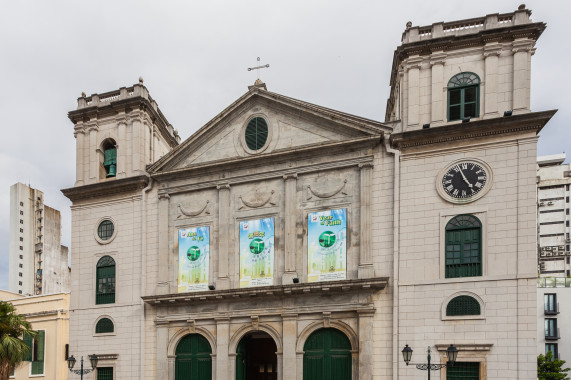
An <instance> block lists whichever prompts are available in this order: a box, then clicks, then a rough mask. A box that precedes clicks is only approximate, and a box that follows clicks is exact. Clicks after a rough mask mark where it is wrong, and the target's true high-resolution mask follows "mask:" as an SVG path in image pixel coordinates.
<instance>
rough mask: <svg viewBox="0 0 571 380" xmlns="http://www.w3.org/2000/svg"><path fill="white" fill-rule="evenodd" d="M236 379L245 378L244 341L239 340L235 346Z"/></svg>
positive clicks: (242, 379)
mask: <svg viewBox="0 0 571 380" xmlns="http://www.w3.org/2000/svg"><path fill="white" fill-rule="evenodd" d="M236 380H246V342H245V341H244V339H242V340H240V343H238V347H237V348H236Z"/></svg>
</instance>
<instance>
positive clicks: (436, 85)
mask: <svg viewBox="0 0 571 380" xmlns="http://www.w3.org/2000/svg"><path fill="white" fill-rule="evenodd" d="M444 62H446V54H445V53H444V52H441V51H439V52H435V53H432V55H431V56H430V66H431V70H432V73H431V74H432V75H431V77H432V82H431V85H430V86H431V94H432V109H431V112H430V122H431V123H434V124H439V123H443V122H444V119H445V118H446V112H445V110H446V99H444V94H445V93H446V89H445V86H446V84H445V83H444Z"/></svg>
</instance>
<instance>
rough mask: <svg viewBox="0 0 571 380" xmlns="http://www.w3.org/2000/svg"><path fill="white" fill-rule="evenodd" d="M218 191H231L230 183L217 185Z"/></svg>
mask: <svg viewBox="0 0 571 380" xmlns="http://www.w3.org/2000/svg"><path fill="white" fill-rule="evenodd" d="M216 189H217V190H230V184H229V183H221V184H219V185H216Z"/></svg>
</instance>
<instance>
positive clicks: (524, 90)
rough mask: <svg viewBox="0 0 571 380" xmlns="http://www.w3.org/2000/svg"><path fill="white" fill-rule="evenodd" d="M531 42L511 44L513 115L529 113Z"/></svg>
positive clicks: (526, 40) (525, 39)
mask: <svg viewBox="0 0 571 380" xmlns="http://www.w3.org/2000/svg"><path fill="white" fill-rule="evenodd" d="M532 48H533V41H532V40H530V39H528V38H522V39H517V40H515V41H514V42H513V49H512V52H513V72H514V74H513V75H514V76H513V113H514V114H520V113H524V112H529V110H530V109H529V103H530V99H529V97H530V67H529V66H530V65H529V63H530V59H531V51H532Z"/></svg>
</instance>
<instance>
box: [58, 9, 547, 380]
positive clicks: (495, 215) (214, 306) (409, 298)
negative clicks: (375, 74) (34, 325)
mask: <svg viewBox="0 0 571 380" xmlns="http://www.w3.org/2000/svg"><path fill="white" fill-rule="evenodd" d="M524 8H525V7H523V8H522V9H519V10H518V11H516V12H514V13H511V14H506V15H489V16H486V17H483V18H480V19H472V20H464V21H458V22H453V23H444V24H434V25H433V26H430V27H412V26H409V27H407V30H406V31H405V34H404V35H403V41H402V42H403V44H402V45H401V46H399V47H398V48H397V50H396V51H395V59H394V63H393V71H392V73H391V98H390V99H389V101H388V104H387V115H386V121H385V122H384V123H383V122H377V121H373V120H368V119H364V118H360V117H357V116H354V115H349V114H345V113H343V112H339V111H335V110H330V109H327V108H323V107H320V106H317V105H314V104H310V103H306V102H302V101H299V100H295V99H292V98H288V97H286V96H283V95H280V94H277V93H273V92H269V91H267V89H266V86H265V84H263V83H260V82H257V83H256V84H255V85H254V86H250V88H249V91H248V92H247V93H245V94H244V95H243V96H242V97H240V98H239V99H237V100H236V101H235V102H234V103H232V104H231V105H229V106H228V108H226V109H225V110H223V111H222V112H221V113H220V114H219V115H217V116H216V117H215V118H214V119H212V120H211V121H210V122H208V123H207V124H206V125H205V126H203V127H202V128H201V129H199V130H198V131H197V132H196V133H195V134H193V135H192V136H191V137H190V138H189V139H188V140H186V141H184V142H183V143H182V144H180V145H179V144H178V143H179V139H178V136H177V135H176V132H175V131H174V130H173V128H172V126H170V125H169V124H168V122H167V121H166V119H165V118H164V116H163V115H162V113H161V112H160V110H159V109H158V107H157V106H156V103H155V102H154V101H153V100H152V98H151V97H150V96H149V94H148V91H147V90H146V88H145V87H144V86H143V84H142V82H141V83H139V84H138V85H135V86H133V87H132V88H123V89H121V90H119V91H115V92H110V93H106V94H102V95H92V96H91V97H85V96H83V97H81V98H80V99H79V100H78V109H77V110H75V111H71V112H70V113H69V118H70V120H71V121H72V122H73V123H74V125H75V132H76V138H77V149H78V155H77V162H78V169H77V179H76V183H75V186H74V187H72V188H69V189H65V190H63V192H64V194H65V195H66V196H67V197H68V198H70V199H71V200H72V202H73V206H72V218H73V230H72V245H73V247H74V251H76V252H78V254H77V255H75V256H74V257H73V259H72V267H73V268H74V271H73V275H72V297H71V320H70V345H71V347H70V352H71V353H72V354H74V355H76V356H78V355H80V354H87V352H85V353H84V352H82V350H85V347H89V350H90V353H91V352H94V353H96V354H97V355H103V359H102V360H100V366H102V367H107V368H109V367H111V368H113V371H114V374H115V378H118V379H175V377H178V376H180V373H179V374H178V375H176V371H181V370H180V369H177V368H178V367H177V362H178V361H177V360H179V359H180V358H179V359H177V346H178V345H179V343H180V342H181V339H184V338H185V336H188V335H189V334H198V335H200V336H201V337H203V338H204V339H205V340H206V341H207V342H208V344H209V345H210V347H211V361H212V366H211V368H212V378H213V379H234V378H236V377H237V376H238V375H237V373H236V371H237V367H238V366H237V362H238V364H239V363H240V362H239V361H240V360H241V359H240V352H239V346H240V342H242V341H243V338H244V337H247V336H252V333H255V334H257V335H258V336H259V335H264V336H268V337H270V338H271V339H272V340H273V342H274V343H275V346H276V363H277V364H276V365H277V367H275V371H273V370H272V371H273V372H272V373H275V375H274V378H276V379H280V380H281V379H292V378H295V379H299V380H301V379H303V378H304V371H306V370H307V368H306V365H307V364H306V355H305V353H304V350H305V348H304V347H305V344H306V342H307V341H308V338H310V337H311V336H313V335H312V334H314V333H316V332H319V331H322V330H321V329H324V328H325V329H335V330H337V331H340V332H341V333H342V334H344V335H345V337H346V338H347V341H348V342H349V343H348V344H349V346H350V347H349V349H348V350H349V352H350V359H349V361H350V374H351V375H350V376H349V378H352V379H354V380H356V379H360V380H363V379H379V380H380V379H413V378H417V377H418V376H420V375H421V374H420V373H418V372H417V370H416V369H415V368H414V366H408V367H407V366H406V365H405V364H404V363H403V361H402V356H401V353H400V351H401V350H402V349H403V347H404V346H405V344H408V345H409V346H410V347H412V348H413V349H414V350H415V354H414V356H413V361H414V362H420V361H423V359H424V355H423V351H424V349H425V348H426V347H427V346H432V347H433V351H434V355H433V362H444V361H445V354H444V351H445V350H446V347H448V345H450V344H454V345H455V346H456V347H458V349H459V350H460V353H459V356H458V361H459V362H470V363H477V366H478V368H479V377H480V379H487V378H490V379H495V378H497V379H535V378H536V374H535V371H536V368H535V360H536V349H537V348H536V347H537V343H536V336H537V330H536V324H537V321H536V318H537V316H536V303H537V299H536V277H537V275H536V230H535V228H536V203H535V200H536V190H535V181H536V161H535V157H536V144H537V138H538V137H537V133H538V131H539V130H541V128H542V127H543V126H544V125H545V124H546V123H547V121H548V120H549V119H550V118H551V116H552V115H553V114H554V111H543V112H531V110H530V107H529V69H530V65H529V62H530V59H531V54H532V51H533V45H534V43H535V41H536V40H537V38H538V37H539V36H540V34H541V32H542V31H543V29H544V28H545V25H544V24H543V23H534V22H532V21H531V20H530V19H529V15H530V14H531V12H530V11H529V10H527V9H524ZM471 23H476V24H477V25H476V24H474V25H476V26H474V27H470V25H472V24H471ZM459 66H461V67H462V70H463V71H469V72H475V73H477V75H478V76H479V77H480V78H481V82H480V83H479V85H478V86H479V87H478V88H479V98H478V102H479V107H480V112H479V116H478V117H474V118H472V119H470V120H469V121H467V122H462V121H452V122H448V116H447V113H448V112H449V111H448V108H449V102H448V100H447V96H448V95H447V94H448V91H449V89H448V88H447V87H446V86H447V84H448V81H449V79H450V78H451V77H453V76H455V75H457V74H459V73H460V71H459V69H458V67H459ZM504 111H512V113H511V114H510V116H507V115H506V116H503V115H504ZM254 117H260V118H263V119H264V120H265V121H266V123H267V125H268V138H267V142H266V143H264V144H262V146H261V147H260V149H259V150H258V151H253V150H251V149H250V148H248V145H247V142H246V140H245V137H244V130H245V129H246V128H247V126H248V124H249V122H250V121H251V120H252V118H254ZM424 124H430V125H429V126H428V127H424V126H423V125H424ZM151 136H154V138H151ZM109 139H111V140H112V141H114V142H116V149H117V175H116V176H115V177H110V178H106V176H105V175H104V174H105V171H104V169H103V165H102V162H103V152H102V149H103V148H102V146H103V145H102V144H103V143H104V142H105V141H106V140H107V141H110V140H109ZM458 160H460V163H462V162H463V161H467V162H468V161H469V162H472V163H474V162H475V163H481V165H482V166H483V167H485V168H486V170H487V171H488V172H487V181H488V182H487V184H486V185H485V186H483V188H484V190H482V192H481V193H480V194H479V195H478V196H479V199H476V198H475V197H474V198H470V197H465V198H458V199H446V198H445V197H443V196H442V190H441V191H440V192H439V191H438V190H437V187H438V186H443V181H444V180H443V179H442V176H443V175H444V173H445V171H446V169H447V168H449V167H451V166H450V165H451V163H455V162H457V161H458ZM473 167H474V166H472V168H473ZM466 170H468V169H466ZM463 175H464V174H463ZM478 178H479V177H478ZM464 181H465V182H467V183H469V182H470V181H471V180H468V179H466V177H465V178H464ZM476 184H479V185H478V186H481V184H480V183H479V182H475V181H472V183H470V189H472V188H473V186H476ZM474 192H477V191H476V190H475V191H474ZM339 208H345V209H346V210H347V258H346V264H347V270H346V278H345V279H341V280H336V281H324V282H309V277H308V271H309V268H308V267H309V264H308V244H309V243H308V223H309V222H308V216H309V214H310V213H312V212H317V211H324V210H330V209H339ZM460 215H469V216H470V217H473V218H476V219H475V220H478V221H479V223H480V227H478V228H480V230H479V231H480V232H479V233H480V235H478V236H480V237H479V238H478V239H479V240H478V243H477V244H479V248H478V250H479V259H478V260H479V263H478V267H479V268H480V270H481V273H480V274H478V275H472V276H461V277H453V278H452V277H450V276H447V274H446V270H447V269H446V268H447V265H448V264H447V262H448V259H447V253H446V252H447V247H448V246H449V245H448V244H449V243H447V241H446V236H447V235H446V231H447V228H448V227H447V226H448V223H449V222H451V221H453V220H456V219H455V217H456V216H460ZM270 217H271V218H274V223H275V231H274V232H275V237H274V238H275V240H274V244H275V245H274V247H275V249H274V252H275V258H274V268H273V273H274V275H273V285H269V286H259V287H248V288H243V287H242V288H241V287H240V259H239V228H238V226H239V223H240V222H242V221H247V220H252V219H259V218H270ZM103 220H109V221H112V223H113V225H114V227H115V230H114V232H113V235H112V236H111V237H110V238H108V239H107V240H102V239H101V238H100V237H98V231H97V227H98V226H99V225H100V223H101V222H102V221H103ZM197 226H208V227H209V228H210V230H209V231H210V261H209V273H208V282H209V285H211V289H210V290H203V291H198V292H182V293H179V292H178V288H177V280H178V270H179V269H178V257H179V253H178V248H179V247H178V238H177V236H178V231H179V230H180V229H184V228H190V227H197ZM105 256H109V257H111V258H113V260H114V262H115V281H116V287H115V292H114V296H115V298H114V302H113V303H106V304H101V303H100V304H97V299H96V293H97V292H98V287H97V265H98V262H99V260H100V259H101V258H102V257H105ZM448 267H449V266H448ZM457 296H467V297H471V298H470V299H471V300H473V301H474V302H476V303H477V305H478V308H479V312H478V314H477V315H474V314H472V315H458V314H456V315H450V313H449V312H448V311H447V306H448V303H449V302H450V301H451V300H453V299H455V297H457ZM102 316H105V317H107V318H109V319H111V320H112V321H113V322H114V326H115V332H114V333H113V334H103V335H101V334H96V333H95V325H96V323H97V321H98V320H99V319H100V318H101V317H102ZM433 376H436V377H438V376H440V378H442V379H445V378H446V370H445V369H444V370H442V371H441V372H440V374H438V373H436V374H433Z"/></svg>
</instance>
